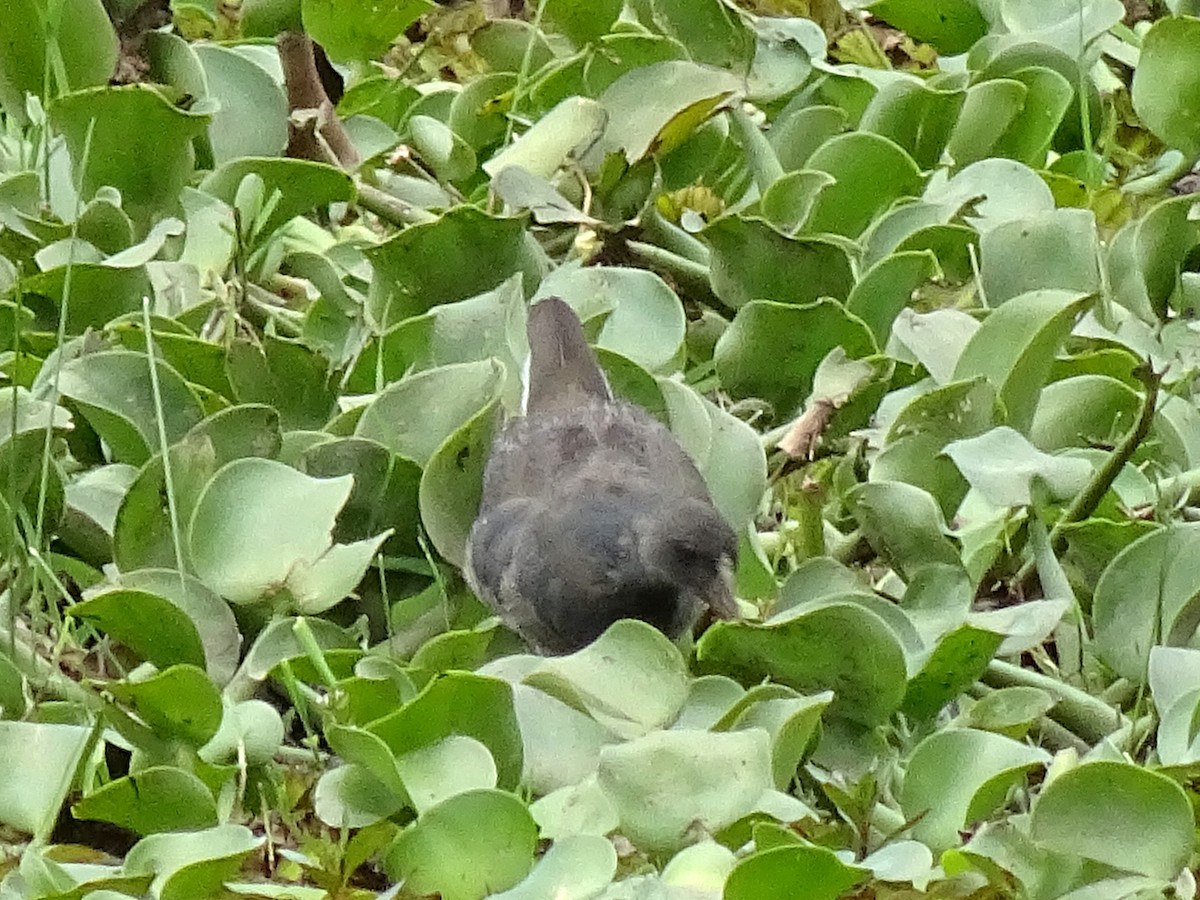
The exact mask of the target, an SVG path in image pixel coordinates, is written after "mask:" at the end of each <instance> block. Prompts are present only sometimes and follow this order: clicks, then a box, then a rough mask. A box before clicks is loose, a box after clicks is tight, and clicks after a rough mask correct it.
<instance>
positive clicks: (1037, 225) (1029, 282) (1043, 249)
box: [979, 209, 1100, 305]
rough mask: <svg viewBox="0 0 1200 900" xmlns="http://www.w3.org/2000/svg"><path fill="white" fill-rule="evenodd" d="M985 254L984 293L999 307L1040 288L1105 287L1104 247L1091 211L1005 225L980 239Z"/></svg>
mask: <svg viewBox="0 0 1200 900" xmlns="http://www.w3.org/2000/svg"><path fill="white" fill-rule="evenodd" d="M979 250H980V254H981V256H982V263H981V267H980V273H981V275H982V278H983V290H984V292H985V294H986V296H987V298H988V302H989V303H991V304H993V305H998V304H1001V303H1004V302H1005V301H1007V300H1011V299H1012V298H1013V297H1016V296H1019V295H1020V294H1023V293H1025V292H1026V291H1030V290H1035V289H1039V288H1058V289H1059V290H1064V291H1079V292H1080V293H1085V294H1090V293H1093V292H1095V291H1098V290H1099V289H1100V271H1099V267H1098V265H1097V262H1098V260H1099V258H1100V244H1099V239H1098V238H1097V236H1096V217H1095V215H1094V214H1093V213H1092V211H1091V210H1086V209H1056V210H1054V211H1053V212H1050V213H1042V214H1041V215H1038V216H1030V217H1027V218H1024V219H1017V220H1013V221H1011V222H1004V223H1002V224H1000V225H997V226H996V227H995V228H993V229H991V230H989V231H987V232H985V233H984V234H983V235H981V236H980V239H979Z"/></svg>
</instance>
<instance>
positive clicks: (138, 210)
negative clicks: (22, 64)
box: [39, 79, 209, 225]
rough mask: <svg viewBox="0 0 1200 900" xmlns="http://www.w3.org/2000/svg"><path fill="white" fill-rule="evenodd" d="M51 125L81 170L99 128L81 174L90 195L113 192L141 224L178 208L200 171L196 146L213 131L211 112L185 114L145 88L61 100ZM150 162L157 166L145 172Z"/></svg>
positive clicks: (54, 106)
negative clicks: (89, 142)
mask: <svg viewBox="0 0 1200 900" xmlns="http://www.w3.org/2000/svg"><path fill="white" fill-rule="evenodd" d="M39 80H40V79H39ZM50 120H51V121H52V122H53V123H54V126H55V127H56V128H57V129H58V130H59V131H60V132H61V133H62V134H63V135H64V137H66V140H67V147H68V148H69V149H70V152H71V161H72V162H73V163H74V165H75V170H76V171H79V170H80V167H81V166H83V164H84V147H85V145H86V143H87V137H88V132H89V130H91V123H92V122H95V123H96V124H95V129H94V131H93V133H92V146H91V155H90V158H89V159H88V160H87V164H86V168H84V170H83V171H84V175H85V178H84V184H83V190H84V195H85V196H89V197H90V196H91V195H92V194H94V193H95V192H96V190H97V189H98V188H99V187H101V186H102V185H110V186H112V187H115V188H116V189H117V190H119V191H120V192H121V197H122V200H123V204H124V208H125V210H126V212H128V213H129V214H130V216H131V217H132V218H134V219H135V220H136V221H138V222H140V223H142V224H143V225H148V224H149V222H150V220H151V219H152V218H156V217H157V216H158V215H161V212H162V211H164V210H174V209H175V208H176V206H177V204H178V202H179V201H178V197H179V191H180V189H181V188H182V187H183V186H184V184H185V183H186V182H187V181H188V179H189V178H191V175H192V170H193V167H194V160H193V157H192V140H193V139H195V138H197V137H199V136H200V135H201V134H203V133H204V131H205V130H206V129H207V127H208V124H209V116H208V115H207V114H206V113H203V112H188V111H185V110H182V109H180V108H179V107H178V106H175V105H173V104H172V103H170V102H169V101H168V100H167V99H166V98H165V97H164V96H163V95H162V94H161V93H159V92H158V91H157V90H155V89H154V88H152V87H150V86H148V85H144V84H130V85H126V86H124V87H97V88H89V89H88V90H83V91H77V92H75V93H73V94H67V95H65V96H62V97H59V98H58V99H57V100H55V101H54V102H53V103H52V104H51V105H50ZM148 159H152V160H154V165H153V166H147V165H145V161H146V160H148Z"/></svg>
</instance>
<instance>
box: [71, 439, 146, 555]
mask: <svg viewBox="0 0 1200 900" xmlns="http://www.w3.org/2000/svg"><path fill="white" fill-rule="evenodd" d="M137 474H138V470H137V469H135V468H134V467H133V466H129V465H126V464H124V463H113V464H112V465H109V466H101V467H100V468H98V469H93V470H91V471H90V472H85V473H84V474H83V475H81V476H80V477H79V478H77V479H75V480H74V481H72V482H70V483H69V484H67V485H66V495H65V498H64V499H65V500H66V504H67V505H66V509H65V510H64V512H63V521H62V523H61V524H60V525H59V539H60V540H61V541H62V542H63V543H64V544H66V545H67V546H68V547H70V548H71V549H72V550H73V551H74V552H75V553H77V554H78V555H79V556H80V557H81V558H83V559H85V560H88V561H89V562H92V563H93V564H95V565H104V564H105V563H107V562H111V561H112V558H113V544H112V537H113V528H114V526H115V525H116V520H117V510H118V509H119V508H120V505H121V501H122V500H123V499H124V497H125V492H126V491H127V490H128V489H129V486H130V485H131V484H132V483H133V481H134V479H135V478H136V477H137Z"/></svg>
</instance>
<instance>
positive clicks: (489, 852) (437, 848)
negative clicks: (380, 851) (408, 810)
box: [384, 790, 537, 900]
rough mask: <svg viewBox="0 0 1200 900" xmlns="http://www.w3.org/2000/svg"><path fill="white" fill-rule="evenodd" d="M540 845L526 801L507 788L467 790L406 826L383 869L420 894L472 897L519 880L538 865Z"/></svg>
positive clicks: (453, 899)
mask: <svg viewBox="0 0 1200 900" xmlns="http://www.w3.org/2000/svg"><path fill="white" fill-rule="evenodd" d="M482 822H486V823H487V827H486V828H480V827H479V825H480V823H482ZM536 844H537V826H536V825H535V824H534V821H533V819H532V818H531V817H530V815H529V811H528V810H527V809H526V807H525V804H524V803H522V802H521V801H520V800H518V799H517V798H516V797H514V796H513V795H512V794H506V793H504V792H502V791H495V790H477V791H468V792H467V793H464V794H458V795H457V796H454V797H451V798H450V799H449V800H446V801H444V802H442V803H440V804H438V805H437V806H435V807H433V808H432V809H430V810H429V811H428V812H426V813H425V814H424V815H423V816H421V817H420V818H419V819H418V820H417V821H416V822H415V823H414V824H413V825H410V826H409V827H408V828H407V829H405V830H404V831H403V832H402V833H401V834H400V836H399V838H397V840H396V843H395V844H393V845H392V847H391V848H390V849H389V850H388V851H387V853H386V854H385V857H384V868H385V870H386V871H387V873H388V875H389V877H391V878H397V879H398V878H403V879H404V883H405V885H406V887H407V888H408V889H410V890H412V891H414V892H416V893H419V894H433V893H436V894H438V895H439V896H441V897H444V898H446V900H472V898H483V897H485V896H487V895H489V894H491V893H492V892H494V891H503V890H506V889H508V888H510V887H513V886H514V885H516V884H517V883H518V882H520V881H521V880H522V879H523V878H524V877H525V876H526V875H527V874H528V873H529V870H530V869H531V868H532V867H533V851H534V848H535V846H536Z"/></svg>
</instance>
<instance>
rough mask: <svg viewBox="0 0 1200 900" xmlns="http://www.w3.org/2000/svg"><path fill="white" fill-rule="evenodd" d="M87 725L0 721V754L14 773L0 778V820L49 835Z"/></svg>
mask: <svg viewBox="0 0 1200 900" xmlns="http://www.w3.org/2000/svg"><path fill="white" fill-rule="evenodd" d="M91 730H92V729H90V728H83V727H80V726H77V725H58V724H42V723H39V722H0V757H3V759H4V761H5V764H6V765H8V766H10V767H11V768H10V771H11V772H13V773H14V774H15V775H16V776H17V777H9V778H3V779H0V822H4V823H5V824H6V825H11V826H12V827H13V828H16V829H17V830H19V831H24V832H27V833H28V834H32V835H35V836H39V837H49V832H50V829H51V827H53V825H54V820H55V818H56V817H57V815H58V810H59V807H61V806H62V803H63V801H64V800H65V799H66V796H67V792H68V791H69V790H70V789H71V781H72V777H73V776H74V773H75V766H76V765H77V764H78V762H79V755H80V754H81V753H82V752H83V749H84V747H85V745H86V744H87V741H88V735H89V733H90V732H91Z"/></svg>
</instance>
